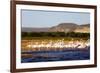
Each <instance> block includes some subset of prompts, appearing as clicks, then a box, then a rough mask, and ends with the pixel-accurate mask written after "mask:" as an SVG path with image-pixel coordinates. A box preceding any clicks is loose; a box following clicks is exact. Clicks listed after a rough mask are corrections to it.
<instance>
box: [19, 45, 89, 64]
mask: <svg viewBox="0 0 100 73" xmlns="http://www.w3.org/2000/svg"><path fill="white" fill-rule="evenodd" d="M88 59H90V47H89V48H88V49H77V48H76V49H74V50H70V49H69V50H62V51H28V52H21V63H29V62H52V61H71V60H88Z"/></svg>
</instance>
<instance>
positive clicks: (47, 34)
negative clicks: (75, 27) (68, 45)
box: [21, 32, 90, 38]
mask: <svg viewBox="0 0 100 73" xmlns="http://www.w3.org/2000/svg"><path fill="white" fill-rule="evenodd" d="M21 36H22V38H26V37H30V38H31V37H67V38H89V37H90V33H75V32H69V33H65V32H22V35H21Z"/></svg>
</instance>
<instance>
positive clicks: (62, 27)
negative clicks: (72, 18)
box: [22, 23, 90, 33]
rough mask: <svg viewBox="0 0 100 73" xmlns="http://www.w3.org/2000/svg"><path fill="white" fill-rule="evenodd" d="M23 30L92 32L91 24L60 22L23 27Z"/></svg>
mask: <svg viewBox="0 0 100 73" xmlns="http://www.w3.org/2000/svg"><path fill="white" fill-rule="evenodd" d="M22 32H66V33H67V32H83V33H89V32H90V24H82V25H78V24H75V23H60V24H58V25H56V26H52V27H45V28H40V27H39V28H37V27H34V28H33V27H22Z"/></svg>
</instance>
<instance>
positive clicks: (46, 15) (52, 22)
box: [21, 10, 90, 27]
mask: <svg viewBox="0 0 100 73" xmlns="http://www.w3.org/2000/svg"><path fill="white" fill-rule="evenodd" d="M60 23H76V24H78V25H82V24H89V23H90V13H86V12H68V11H43V10H21V24H22V27H52V26H56V25H58V24H60Z"/></svg>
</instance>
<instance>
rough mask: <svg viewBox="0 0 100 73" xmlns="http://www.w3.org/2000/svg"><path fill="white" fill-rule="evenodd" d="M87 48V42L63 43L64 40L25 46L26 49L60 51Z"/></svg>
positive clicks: (30, 43) (33, 43)
mask: <svg viewBox="0 0 100 73" xmlns="http://www.w3.org/2000/svg"><path fill="white" fill-rule="evenodd" d="M87 46H90V42H89V40H87V41H85V42H82V41H73V40H72V41H68V42H65V40H64V39H61V40H56V41H53V40H49V42H47V41H41V42H32V41H30V42H28V44H27V45H26V47H27V48H34V49H35V48H37V49H40V50H41V49H43V48H45V49H49V50H50V49H53V50H55V49H57V48H59V49H62V48H72V49H74V48H79V49H81V48H85V47H87Z"/></svg>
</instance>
